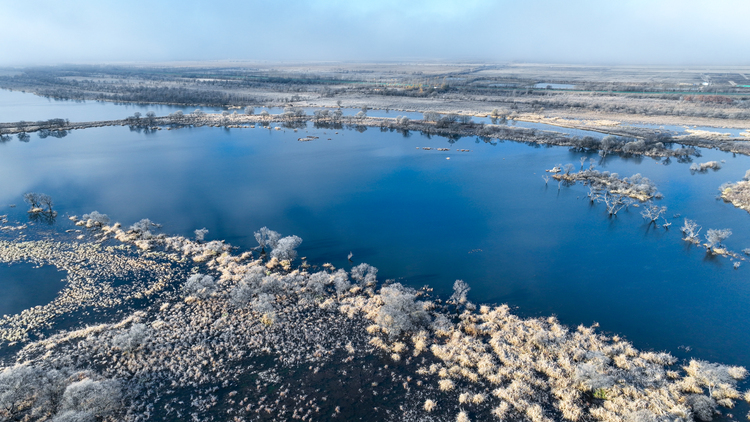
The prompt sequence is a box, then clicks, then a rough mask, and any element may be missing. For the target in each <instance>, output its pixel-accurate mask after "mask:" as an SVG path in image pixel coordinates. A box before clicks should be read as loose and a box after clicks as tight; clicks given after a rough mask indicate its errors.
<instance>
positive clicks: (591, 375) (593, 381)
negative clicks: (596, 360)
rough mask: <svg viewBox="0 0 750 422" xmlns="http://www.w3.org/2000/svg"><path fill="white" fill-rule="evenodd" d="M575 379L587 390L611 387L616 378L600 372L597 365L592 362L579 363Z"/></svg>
mask: <svg viewBox="0 0 750 422" xmlns="http://www.w3.org/2000/svg"><path fill="white" fill-rule="evenodd" d="M575 380H576V381H577V382H579V383H580V384H581V386H582V387H583V388H584V390H586V391H596V390H599V389H603V388H609V387H611V386H612V385H614V383H615V380H614V379H613V378H612V377H611V376H609V375H605V374H603V373H601V372H599V370H598V368H597V366H596V365H594V364H592V363H581V364H579V365H578V366H577V367H576V370H575Z"/></svg>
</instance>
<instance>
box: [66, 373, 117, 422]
mask: <svg viewBox="0 0 750 422" xmlns="http://www.w3.org/2000/svg"><path fill="white" fill-rule="evenodd" d="M121 400H122V391H121V389H120V384H119V383H118V382H117V381H115V380H102V381H94V380H92V379H90V378H86V379H83V380H81V381H78V382H74V383H72V384H70V385H68V387H67V388H65V392H64V393H63V396H62V400H61V402H60V410H61V412H63V413H64V412H85V413H89V414H91V415H93V416H94V419H93V420H98V419H99V418H101V417H103V416H107V415H110V414H112V413H113V412H115V411H116V410H117V409H118V408H119V407H120V402H121Z"/></svg>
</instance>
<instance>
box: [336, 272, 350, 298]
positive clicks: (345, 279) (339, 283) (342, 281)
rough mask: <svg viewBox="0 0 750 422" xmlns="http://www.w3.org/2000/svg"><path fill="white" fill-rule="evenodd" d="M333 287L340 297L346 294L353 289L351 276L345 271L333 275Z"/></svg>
mask: <svg viewBox="0 0 750 422" xmlns="http://www.w3.org/2000/svg"><path fill="white" fill-rule="evenodd" d="M333 287H334V288H335V289H336V293H337V294H339V295H341V294H344V293H346V291H347V290H349V289H350V288H351V287H352V284H351V283H350V282H349V274H347V273H346V271H344V270H338V271H336V272H335V273H333Z"/></svg>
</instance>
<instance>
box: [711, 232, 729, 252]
mask: <svg viewBox="0 0 750 422" xmlns="http://www.w3.org/2000/svg"><path fill="white" fill-rule="evenodd" d="M731 235H732V230H730V229H708V231H707V232H706V242H707V243H706V244H707V246H708V250H709V251H712V250H713V249H714V247H716V246H721V242H723V241H724V240H726V239H727V238H728V237H729V236H731Z"/></svg>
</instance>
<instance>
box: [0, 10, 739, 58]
mask: <svg viewBox="0 0 750 422" xmlns="http://www.w3.org/2000/svg"><path fill="white" fill-rule="evenodd" d="M748 16H750V1H748V0H710V1H697V0H618V1H607V0H565V1H563V0H515V1H505V0H495V1H492V0H455V1H454V0H429V1H428V0H369V1H366V0H360V1H357V0H265V1H258V0H213V1H208V0H204V1H200V2H199V1H196V0H129V1H123V0H117V1H114V0H65V1H60V0H35V1H21V0H0V28H2V35H0V66H8V65H12V66H18V65H33V64H57V63H99V62H132V61H182V60H227V59H229V60H250V61H255V60H268V61H283V62H295V61H338V60H356V61H368V60H458V61H464V60H472V61H473V60H481V61H495V62H505V61H524V62H555V63H587V64H667V65H688V64H709V65H712V64H713V65H732V64H741V65H747V64H750V25H749V24H748Z"/></svg>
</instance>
